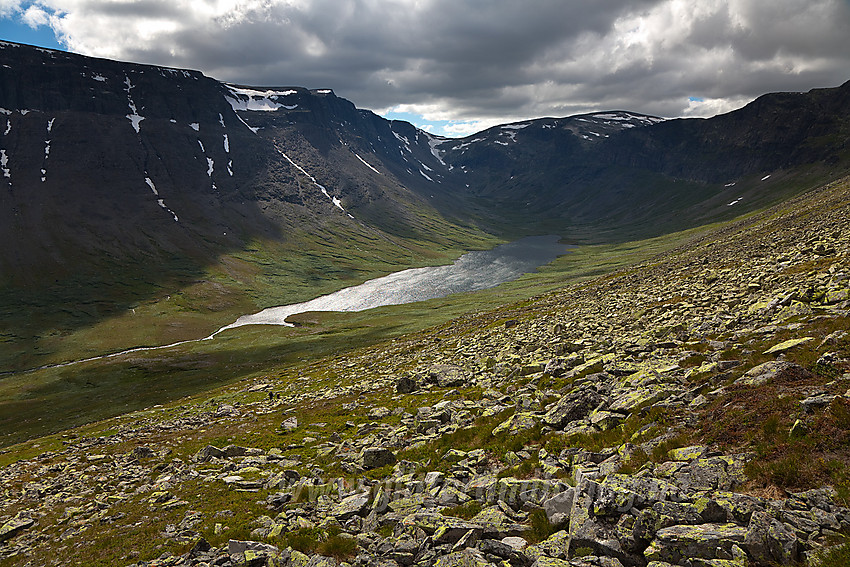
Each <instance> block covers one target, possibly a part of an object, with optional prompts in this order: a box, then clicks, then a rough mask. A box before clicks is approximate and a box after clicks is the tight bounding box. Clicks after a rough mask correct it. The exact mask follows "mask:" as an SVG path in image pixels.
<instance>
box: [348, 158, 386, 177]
mask: <svg viewBox="0 0 850 567" xmlns="http://www.w3.org/2000/svg"><path fill="white" fill-rule="evenodd" d="M354 156H355V157H356V158H357V159H359V160H360V161H362V162H363V165H365V166H366V167H368V168H369V169H371V170H372V171H374V172H375V173H377V174H378V175H380V174H381V172H380V171H378V170H377V169H375V168H374V167H372V166H371V165H370V164H369V163H367V162H366V160H365V159H363V158H362V157H360V156H359V155H357V154H354Z"/></svg>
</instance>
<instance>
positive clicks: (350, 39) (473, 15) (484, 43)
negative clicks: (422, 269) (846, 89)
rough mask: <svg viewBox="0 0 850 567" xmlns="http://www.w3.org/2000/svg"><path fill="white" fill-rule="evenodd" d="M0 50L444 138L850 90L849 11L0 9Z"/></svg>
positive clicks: (832, 4) (777, 1)
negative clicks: (288, 101)
mask: <svg viewBox="0 0 850 567" xmlns="http://www.w3.org/2000/svg"><path fill="white" fill-rule="evenodd" d="M0 39H4V40H8V41H17V42H21V43H29V44H33V45H38V46H41V47H51V48H56V49H63V50H67V51H72V52H75V53H80V54H83V55H91V56H97V57H106V58H109V59H118V60H123V61H132V62H136V63H150V64H156V65H166V66H171V67H181V68H189V69H196V70H200V71H203V72H204V73H205V74H207V75H209V76H211V77H214V78H216V79H219V80H223V81H227V82H231V83H239V84H248V85H255V86H278V87H281V86H303V87H307V88H331V89H333V90H334V92H335V93H336V94H337V95H339V96H342V97H345V98H347V99H349V100H351V101H352V102H354V103H355V104H356V105H357V106H358V107H360V108H368V109H370V110H373V111H375V112H376V113H378V114H381V115H382V116H386V117H388V118H393V119H404V120H408V121H410V122H413V123H414V124H416V125H417V126H419V127H420V128H423V129H425V130H428V131H430V132H432V133H434V134H440V135H446V136H464V135H469V134H472V133H474V132H476V131H479V130H482V129H484V128H487V127H490V126H493V125H496V124H504V123H508V122H515V121H520V120H525V119H530V118H541V117H562V116H570V115H574V114H581V113H586V112H595V111H602V110H631V111H635V112H643V113H646V114H651V115H655V116H663V117H707V116H713V115H715V114H719V113H723V112H728V111H731V110H734V109H736V108H740V107H741V106H743V105H745V104H746V103H748V102H750V101H752V100H753V99H755V98H756V97H758V96H759V95H762V94H765V93H768V92H775V91H807V90H810V89H812V88H818V87H831V86H838V85H840V84H843V83H844V82H846V81H848V80H850V0H629V1H615V0H524V1H518V0H135V1H127V0H36V1H26V0H0Z"/></svg>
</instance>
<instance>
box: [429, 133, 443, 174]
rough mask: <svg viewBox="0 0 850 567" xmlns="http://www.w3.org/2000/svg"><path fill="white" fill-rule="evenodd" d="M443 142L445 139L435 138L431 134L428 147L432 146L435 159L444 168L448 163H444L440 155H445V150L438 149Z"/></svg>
mask: <svg viewBox="0 0 850 567" xmlns="http://www.w3.org/2000/svg"><path fill="white" fill-rule="evenodd" d="M443 142H445V139H444V138H437V137H435V136H432V135H431V134H428V145H429V146H431V153H432V154H433V155H434V157H435V158H437V161H439V162H440V163H441V164H442V165H443V166H445V165H446V162H444V161H443V157H442V156H441V155H440V153H441V152H442V153H445V150H440V149H438V148H437V146H438V145H439V144H442V143H443Z"/></svg>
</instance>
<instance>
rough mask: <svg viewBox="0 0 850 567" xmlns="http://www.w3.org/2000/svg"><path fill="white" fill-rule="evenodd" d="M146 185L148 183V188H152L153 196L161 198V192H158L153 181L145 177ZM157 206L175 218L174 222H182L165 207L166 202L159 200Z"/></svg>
mask: <svg viewBox="0 0 850 567" xmlns="http://www.w3.org/2000/svg"><path fill="white" fill-rule="evenodd" d="M145 183H147V185H148V187H150V189H151V191H152V192H153V194H154V195H156V196H157V197H159V191H157V190H156V185H154V184H153V180H152V179H151V178H150V177H145ZM156 204H157V205H159V206H160V207H162V208H163V209H165V210H166V211H167V212H168V213H169V214H170V215H171V216H172V217H173V218H174V222H180V221H179V219H178V218H177V215H176V214H175V213H174V211H172V210H171V209H169V208H168V207H167V206H166V205H165V201H164V200H163V199H157V200H156Z"/></svg>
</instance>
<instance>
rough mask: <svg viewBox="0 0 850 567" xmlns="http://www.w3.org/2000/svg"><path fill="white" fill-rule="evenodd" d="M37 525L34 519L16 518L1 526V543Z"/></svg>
mask: <svg viewBox="0 0 850 567" xmlns="http://www.w3.org/2000/svg"><path fill="white" fill-rule="evenodd" d="M34 525H35V520H33V519H32V518H24V517H20V516H16V517H14V518H12V519H11V520H9V521H8V522H6V523H5V524H3V525H2V526H0V543H3V542H4V541H6V540H9V539H12V538H13V537H15V536H16V535H18V534H19V533H21V532H22V531H24V530H26V529H29V528H31V527H33V526H34Z"/></svg>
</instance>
